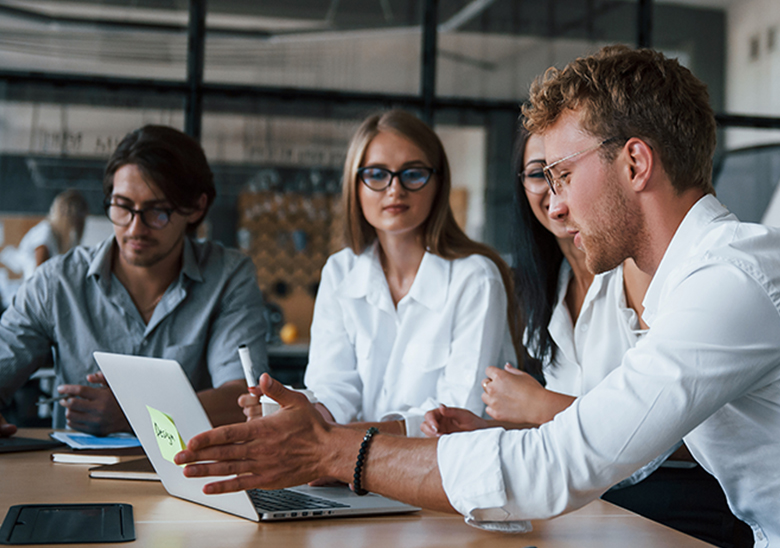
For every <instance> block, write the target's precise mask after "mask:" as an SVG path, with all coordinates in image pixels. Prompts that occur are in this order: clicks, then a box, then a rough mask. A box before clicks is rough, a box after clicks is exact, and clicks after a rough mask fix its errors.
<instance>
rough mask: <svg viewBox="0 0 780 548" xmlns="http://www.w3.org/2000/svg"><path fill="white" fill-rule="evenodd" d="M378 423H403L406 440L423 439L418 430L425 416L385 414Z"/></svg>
mask: <svg viewBox="0 0 780 548" xmlns="http://www.w3.org/2000/svg"><path fill="white" fill-rule="evenodd" d="M379 420H380V421H382V422H384V421H404V426H405V427H406V437H408V438H424V437H425V434H423V432H422V430H420V428H421V427H422V423H423V421H424V420H425V415H419V414H415V413H386V414H384V415H382V418H380V419H379Z"/></svg>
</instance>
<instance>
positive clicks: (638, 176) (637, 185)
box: [623, 137, 655, 191]
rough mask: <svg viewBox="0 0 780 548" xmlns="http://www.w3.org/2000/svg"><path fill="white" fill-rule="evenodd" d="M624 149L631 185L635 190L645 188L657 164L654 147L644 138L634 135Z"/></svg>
mask: <svg viewBox="0 0 780 548" xmlns="http://www.w3.org/2000/svg"><path fill="white" fill-rule="evenodd" d="M623 151H624V153H625V156H626V159H627V169H628V172H629V176H630V177H631V187H632V188H633V189H634V190H635V191H641V190H644V189H645V187H646V186H647V183H648V181H649V180H650V176H651V175H652V173H653V166H654V165H655V158H654V157H653V147H652V146H650V145H649V144H648V143H647V142H645V141H643V140H642V139H639V138H637V137H632V138H631V139H629V140H628V141H627V142H626V144H625V145H624V146H623Z"/></svg>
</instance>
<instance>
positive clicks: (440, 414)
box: [420, 404, 489, 438]
mask: <svg viewBox="0 0 780 548" xmlns="http://www.w3.org/2000/svg"><path fill="white" fill-rule="evenodd" d="M488 426H489V424H488V421H486V420H485V419H483V418H481V417H478V416H477V415H475V414H474V413H472V412H471V411H469V410H467V409H461V408H459V407H447V406H446V405H444V404H441V405H440V406H439V407H437V408H436V409H431V410H430V411H428V412H427V413H426V414H425V420H424V421H423V423H422V425H421V426H420V430H422V432H423V434H425V435H426V436H428V437H429V438H436V437H439V436H442V435H444V434H452V433H453V432H467V431H469V430H479V429H480V428H488Z"/></svg>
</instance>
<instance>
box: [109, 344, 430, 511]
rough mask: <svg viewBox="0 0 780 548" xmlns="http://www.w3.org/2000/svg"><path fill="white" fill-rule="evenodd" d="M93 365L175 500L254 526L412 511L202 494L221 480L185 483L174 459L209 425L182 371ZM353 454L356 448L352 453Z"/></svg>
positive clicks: (329, 494)
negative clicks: (249, 521) (248, 521)
mask: <svg viewBox="0 0 780 548" xmlns="http://www.w3.org/2000/svg"><path fill="white" fill-rule="evenodd" d="M94 356H95V361H96V362H97V364H98V366H99V367H100V369H101V371H103V374H104V375H105V377H106V380H107V381H108V384H109V386H110V387H111V390H112V391H113V393H114V396H115V397H116V399H117V401H118V402H119V405H120V406H121V407H122V410H123V411H124V413H125V416H126V417H127V419H128V421H129V422H130V425H131V426H132V427H133V430H134V431H135V435H136V436H138V439H139V440H141V445H143V448H144V451H145V452H146V455H147V457H148V458H149V460H150V461H151V463H152V466H153V467H154V470H155V471H156V472H157V475H158V476H159V477H160V480H161V481H162V484H163V486H164V487H165V490H166V491H167V492H168V493H169V494H171V495H173V496H175V497H179V498H182V499H184V500H188V501H190V502H195V503H198V504H202V505H204V506H208V507H210V508H213V509H215V510H221V511H223V512H227V513H230V514H234V515H236V516H240V517H243V518H246V519H250V520H253V521H261V520H262V521H272V520H289V519H302V518H303V519H310V518H325V517H335V516H358V515H372V514H388V513H401V512H414V511H417V510H419V508H417V507H414V506H409V505H407V504H403V503H401V502H397V501H394V500H392V499H388V498H385V497H382V496H380V495H376V494H373V493H369V494H368V495H366V496H363V497H359V496H357V495H355V494H354V493H353V492H352V491H351V490H350V489H349V488H347V487H309V486H308V485H301V486H297V487H292V488H289V489H280V490H274V491H263V490H258V489H253V490H250V491H243V492H238V493H225V494H219V495H206V494H204V493H203V486H204V485H206V484H207V483H211V482H213V481H217V480H218V479H219V478H215V477H210V478H186V477H184V473H183V471H182V467H181V466H178V465H177V464H175V463H174V462H173V455H175V454H176V453H177V452H178V451H179V450H180V449H181V448H182V447H183V445H185V444H186V443H187V442H188V441H189V440H190V439H191V438H192V437H194V436H195V435H197V434H199V433H201V432H204V431H206V430H210V429H211V423H210V422H209V419H208V416H207V415H206V412H205V411H204V409H203V407H202V406H201V404H200V400H198V397H197V395H196V394H195V391H194V390H193V388H192V385H191V384H190V382H189V380H188V379H187V376H186V375H185V373H184V371H183V370H182V368H181V366H180V365H179V364H178V363H177V362H176V361H173V360H165V359H159V358H147V357H140V356H127V355H122V354H109V353H105V352H95V353H94ZM356 451H357V448H356Z"/></svg>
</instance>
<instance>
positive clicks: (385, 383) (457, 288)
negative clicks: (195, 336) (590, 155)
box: [245, 110, 522, 436]
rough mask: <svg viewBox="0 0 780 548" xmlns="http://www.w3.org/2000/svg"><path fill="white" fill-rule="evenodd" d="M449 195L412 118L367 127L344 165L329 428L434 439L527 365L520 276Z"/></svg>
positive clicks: (326, 374)
mask: <svg viewBox="0 0 780 548" xmlns="http://www.w3.org/2000/svg"><path fill="white" fill-rule="evenodd" d="M449 195H450V168H449V163H448V161H447V157H446V155H445V152H444V148H443V146H442V143H441V141H440V140H439V138H438V136H437V135H436V134H435V133H434V132H433V131H432V130H431V129H430V128H429V127H428V126H427V125H426V124H424V123H423V122H422V121H420V120H419V119H418V118H416V117H415V116H414V115H412V114H410V113H407V112H404V111H401V110H391V111H389V112H385V113H383V114H377V115H374V116H371V117H369V118H368V119H366V120H365V121H364V122H363V123H362V125H361V126H360V128H359V129H358V130H357V133H356V134H355V135H354V137H353V138H352V141H351V143H350V145H349V150H348V152H347V158H346V163H345V166H344V176H343V205H344V211H345V215H346V219H345V225H346V234H345V236H346V243H347V247H346V248H345V249H343V250H342V251H340V252H338V253H336V254H334V255H333V256H331V257H330V258H329V259H328V262H327V264H326V265H325V267H324V268H323V271H322V280H321V283H320V286H319V292H318V294H317V299H316V303H315V307H314V319H313V323H312V327H311V345H310V350H309V364H308V367H307V370H306V376H305V384H306V387H307V388H309V389H310V390H312V391H313V392H314V394H315V396H316V398H317V400H318V402H319V403H318V404H317V407H318V408H319V410H320V412H321V413H322V415H323V416H324V417H325V418H326V420H329V421H333V422H337V423H341V424H347V423H358V425H359V426H360V428H365V427H366V426H367V423H372V424H371V425H374V426H376V427H378V428H379V429H380V431H382V432H387V433H394V434H402V435H407V436H422V433H421V431H420V425H421V424H422V421H423V417H424V415H425V412H426V411H428V410H430V409H434V408H436V407H437V406H439V405H440V404H444V405H448V406H449V405H452V406H457V407H464V408H466V409H469V410H471V411H473V412H474V413H476V414H482V412H483V409H484V404H483V403H482V399H481V394H482V387H481V385H480V381H481V380H482V379H483V378H484V376H485V370H486V369H487V367H488V366H491V365H503V364H505V363H508V362H509V363H514V364H516V365H517V366H518V367H522V363H517V358H516V352H515V349H516V347H517V343H519V336H518V333H520V332H521V331H520V328H519V326H518V325H517V320H516V310H517V307H516V306H515V304H514V299H513V297H512V281H511V273H510V270H509V268H508V266H507V265H506V263H505V262H504V261H503V260H502V259H501V258H500V256H499V255H498V254H497V253H496V252H495V251H494V250H492V249H490V248H489V247H487V246H485V245H483V244H480V243H477V242H474V241H472V240H470V239H469V238H468V237H467V236H466V235H465V234H464V233H463V231H462V230H461V229H460V228H459V227H458V225H457V224H456V223H455V220H454V217H453V214H452V211H451V209H450V205H449ZM254 401H256V400H254ZM259 412H260V410H259V407H258V406H256V405H255V406H249V407H246V408H245V414H247V415H248V416H250V418H251V416H252V415H256V414H259ZM368 426H370V425H368Z"/></svg>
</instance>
